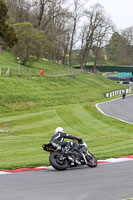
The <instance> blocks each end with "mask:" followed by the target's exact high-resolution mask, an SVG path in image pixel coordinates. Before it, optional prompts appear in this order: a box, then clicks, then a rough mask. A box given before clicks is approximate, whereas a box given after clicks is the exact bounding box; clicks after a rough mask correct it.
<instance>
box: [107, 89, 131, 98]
mask: <svg viewBox="0 0 133 200" xmlns="http://www.w3.org/2000/svg"><path fill="white" fill-rule="evenodd" d="M124 91H126V94H127V93H130V92H131V88H129V89H120V90H115V91H112V92H107V93H105V96H106V97H107V98H109V97H113V96H116V95H118V94H123V92H124Z"/></svg>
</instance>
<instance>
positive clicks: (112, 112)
mask: <svg viewBox="0 0 133 200" xmlns="http://www.w3.org/2000/svg"><path fill="white" fill-rule="evenodd" d="M97 108H98V109H99V110H100V111H101V112H102V113H103V114H105V115H108V116H112V117H114V118H117V119H119V120H122V121H125V122H128V123H131V124H133V95H129V96H126V98H125V99H122V98H119V99H116V100H113V101H108V102H104V103H99V104H97Z"/></svg>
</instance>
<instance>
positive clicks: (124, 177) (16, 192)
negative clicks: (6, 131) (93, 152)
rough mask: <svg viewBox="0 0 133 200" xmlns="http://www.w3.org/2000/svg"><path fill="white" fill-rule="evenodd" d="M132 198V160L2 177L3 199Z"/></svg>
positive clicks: (119, 199)
mask: <svg viewBox="0 0 133 200" xmlns="http://www.w3.org/2000/svg"><path fill="white" fill-rule="evenodd" d="M127 197H130V198H131V197H133V161H127V162H122V163H113V164H100V165H98V166H97V167H96V168H88V167H84V168H83V167H80V168H72V169H68V170H66V171H56V170H52V171H51V170H46V171H36V172H24V173H15V174H10V175H1V176H0V200H7V199H9V200H40V199H42V200H56V199H57V200H122V199H125V198H127Z"/></svg>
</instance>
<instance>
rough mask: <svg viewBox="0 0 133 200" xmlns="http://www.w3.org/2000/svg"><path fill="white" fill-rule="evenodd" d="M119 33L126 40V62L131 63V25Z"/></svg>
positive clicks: (132, 37)
mask: <svg viewBox="0 0 133 200" xmlns="http://www.w3.org/2000/svg"><path fill="white" fill-rule="evenodd" d="M121 34H122V36H123V37H124V38H125V39H126V40H127V41H128V45H127V63H128V65H133V26H131V27H129V28H126V29H124V30H123V31H122V33H121Z"/></svg>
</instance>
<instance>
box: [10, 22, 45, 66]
mask: <svg viewBox="0 0 133 200" xmlns="http://www.w3.org/2000/svg"><path fill="white" fill-rule="evenodd" d="M12 27H13V28H14V30H15V32H16V34H17V37H18V43H17V44H16V45H15V46H14V53H15V54H16V56H17V57H19V58H20V61H21V64H22V65H26V64H27V62H28V61H29V60H30V58H31V57H34V58H37V59H38V60H39V58H40V57H41V56H43V53H44V50H45V51H46V48H45V44H46V37H45V34H44V32H42V31H39V30H36V29H34V27H33V25H32V24H31V23H29V22H25V23H18V24H14V25H12Z"/></svg>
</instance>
